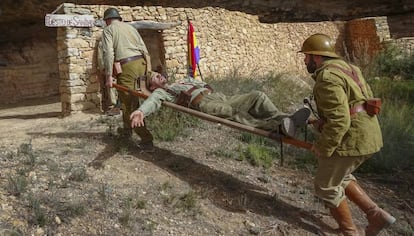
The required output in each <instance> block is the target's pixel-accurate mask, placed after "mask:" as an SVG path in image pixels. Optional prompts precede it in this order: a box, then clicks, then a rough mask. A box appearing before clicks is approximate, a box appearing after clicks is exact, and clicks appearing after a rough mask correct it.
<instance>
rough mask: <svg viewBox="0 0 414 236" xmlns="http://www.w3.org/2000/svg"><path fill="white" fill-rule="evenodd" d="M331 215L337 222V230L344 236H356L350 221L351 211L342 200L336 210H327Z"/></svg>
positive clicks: (355, 230) (355, 228)
mask: <svg viewBox="0 0 414 236" xmlns="http://www.w3.org/2000/svg"><path fill="white" fill-rule="evenodd" d="M329 210H330V212H331V215H332V216H333V218H334V219H335V220H336V222H338V225H339V230H340V231H341V233H342V234H343V235H344V236H358V235H359V233H358V230H357V227H356V226H355V224H354V222H353V221H352V216H351V210H350V209H349V206H348V202H347V200H346V199H344V200H343V201H342V202H341V203H340V204H339V206H338V207H337V208H329Z"/></svg>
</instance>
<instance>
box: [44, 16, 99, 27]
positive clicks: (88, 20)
mask: <svg viewBox="0 0 414 236" xmlns="http://www.w3.org/2000/svg"><path fill="white" fill-rule="evenodd" d="M94 22H95V19H94V18H93V16H92V15H64V14H47V15H46V16H45V25H46V26H48V27H69V26H70V27H92V26H93V23H94Z"/></svg>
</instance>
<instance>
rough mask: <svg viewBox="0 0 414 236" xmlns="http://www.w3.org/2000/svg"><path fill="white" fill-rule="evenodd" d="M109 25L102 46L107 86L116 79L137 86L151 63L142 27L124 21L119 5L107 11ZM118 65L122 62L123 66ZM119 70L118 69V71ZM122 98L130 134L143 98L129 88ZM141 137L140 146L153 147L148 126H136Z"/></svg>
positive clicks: (127, 128)
mask: <svg viewBox="0 0 414 236" xmlns="http://www.w3.org/2000/svg"><path fill="white" fill-rule="evenodd" d="M103 19H104V20H105V23H106V25H107V26H106V27H105V28H104V30H103V34H102V46H103V56H104V66H105V78H106V83H105V84H106V86H107V87H112V83H113V82H114V81H115V78H114V75H116V83H118V84H120V85H122V86H125V87H127V88H130V89H133V90H136V89H137V88H136V86H137V83H136V80H137V79H138V78H139V77H140V76H143V75H145V73H146V71H147V68H148V67H150V62H149V60H146V58H148V50H147V47H146V46H145V44H144V41H143V40H142V38H141V36H140V34H139V33H138V31H137V30H136V29H135V28H134V27H133V26H131V25H129V24H127V23H125V22H122V18H121V16H120V14H119V12H118V10H117V9H115V8H108V9H106V10H105V12H104V18H103ZM114 65H120V66H119V67H117V66H114ZM114 70H115V71H114ZM118 95H119V98H120V100H121V108H122V119H123V123H124V130H125V131H126V132H125V133H126V135H129V136H130V135H131V134H132V130H131V128H130V127H131V126H130V121H129V116H130V114H131V113H132V112H133V111H134V110H135V109H136V108H138V107H139V100H138V99H137V98H136V97H134V96H132V95H131V94H129V93H128V92H123V91H119V93H118ZM134 131H135V133H136V134H137V135H138V136H139V137H140V138H141V142H140V143H139V145H138V146H139V147H140V148H141V149H142V150H143V151H152V150H153V149H154V146H153V137H152V134H151V133H150V132H149V130H148V129H147V128H146V126H142V127H136V128H134Z"/></svg>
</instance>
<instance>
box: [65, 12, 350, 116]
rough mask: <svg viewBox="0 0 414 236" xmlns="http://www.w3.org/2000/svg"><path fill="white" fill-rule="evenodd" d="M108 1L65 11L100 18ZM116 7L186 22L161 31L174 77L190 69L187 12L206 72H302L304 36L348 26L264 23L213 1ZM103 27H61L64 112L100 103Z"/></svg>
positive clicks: (127, 15) (134, 16)
mask: <svg viewBox="0 0 414 236" xmlns="http://www.w3.org/2000/svg"><path fill="white" fill-rule="evenodd" d="M108 7H109V6H102V5H96V6H93V5H74V4H65V5H64V7H63V8H64V12H65V13H66V14H79V13H81V14H92V15H94V16H95V18H96V19H99V18H102V16H103V12H104V11H105V9H107V8H108ZM115 7H117V8H118V9H119V10H120V14H121V16H122V18H123V20H124V21H140V20H152V21H158V22H164V23H170V22H177V21H181V22H183V23H182V24H181V25H179V26H177V27H174V28H172V29H168V30H164V31H162V32H161V37H162V40H163V47H164V49H163V50H162V51H164V52H165V57H164V58H163V60H165V62H163V64H164V63H165V67H166V69H167V72H168V73H169V74H170V75H171V74H174V75H175V76H176V77H183V76H186V74H187V54H186V52H187V41H186V40H187V38H186V37H187V36H186V32H187V23H186V20H187V17H188V18H189V19H191V21H192V23H193V25H194V27H195V30H196V36H197V40H198V44H199V46H200V50H201V60H200V63H199V64H200V69H201V71H202V74H203V76H221V75H225V74H228V73H238V74H240V75H242V76H252V77H257V76H260V75H264V74H266V73H269V72H276V73H281V72H296V73H303V74H304V73H305V68H304V64H303V57H302V56H301V55H300V54H298V53H297V51H298V50H299V49H300V46H301V44H302V42H303V40H304V39H306V38H307V37H308V36H309V35H311V34H313V33H317V32H324V33H326V34H329V35H330V36H332V37H333V38H337V37H338V35H339V34H340V33H341V32H342V31H343V27H344V23H343V22H317V23H316V22H315V23H295V24H290V23H279V24H264V23H260V22H259V20H258V17H257V16H255V15H249V14H246V13H241V12H236V11H228V10H225V9H220V8H213V7H206V8H200V9H190V8H188V9H187V8H162V7H141V6H136V7H127V6H121V7H120V6H115ZM101 33H102V29H100V28H98V27H93V28H86V29H84V28H71V27H67V28H59V30H58V37H57V38H58V40H57V41H58V55H59V72H60V77H61V85H60V90H61V94H62V97H61V100H62V105H63V106H62V108H63V113H64V114H70V113H72V112H76V111H81V110H87V109H95V108H98V109H99V108H100V104H101V95H100V92H99V87H100V86H99V80H98V79H97V78H98V76H97V70H96V59H95V54H96V41H97V40H98V39H99V37H100V36H101ZM144 40H145V38H144ZM338 45H341V44H338ZM157 46H158V45H157ZM161 46H162V45H161ZM149 48H151V46H149ZM150 53H151V51H150Z"/></svg>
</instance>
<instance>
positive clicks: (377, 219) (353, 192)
mask: <svg viewBox="0 0 414 236" xmlns="http://www.w3.org/2000/svg"><path fill="white" fill-rule="evenodd" d="M345 195H346V196H347V197H348V198H349V200H351V201H353V202H354V203H355V204H356V205H357V206H358V207H359V208H360V209H361V210H362V211H363V212H364V213H365V214H366V218H367V220H368V226H367V228H366V229H365V235H367V236H373V235H377V234H378V233H379V232H380V231H381V230H382V229H384V228H386V227H388V226H390V225H391V224H393V223H394V222H395V220H396V219H395V218H394V217H393V216H391V215H390V214H389V213H388V212H386V211H384V210H383V209H381V208H379V207H378V206H377V204H375V202H374V201H372V199H371V198H370V197H369V196H368V195H367V194H366V193H365V191H364V190H363V189H362V188H361V186H359V184H358V183H357V182H355V181H351V182H350V183H349V184H348V186H347V187H346V189H345Z"/></svg>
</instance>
